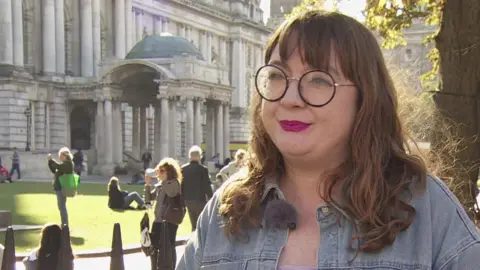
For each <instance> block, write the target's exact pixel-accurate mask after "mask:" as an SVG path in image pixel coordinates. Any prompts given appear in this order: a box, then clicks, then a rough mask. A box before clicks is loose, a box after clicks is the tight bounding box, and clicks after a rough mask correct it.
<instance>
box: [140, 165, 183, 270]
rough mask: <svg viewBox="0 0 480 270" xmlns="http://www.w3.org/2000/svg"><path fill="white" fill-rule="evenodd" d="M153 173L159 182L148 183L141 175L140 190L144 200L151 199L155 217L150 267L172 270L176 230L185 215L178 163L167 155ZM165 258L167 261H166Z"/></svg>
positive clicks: (149, 177)
mask: <svg viewBox="0 0 480 270" xmlns="http://www.w3.org/2000/svg"><path fill="white" fill-rule="evenodd" d="M155 175H156V178H157V179H158V180H159V182H158V183H157V184H155V185H152V178H151V176H150V175H149V174H147V173H146V174H145V190H144V191H145V202H146V203H148V204H150V203H151V202H152V201H153V202H155V208H154V214H155V219H154V221H153V224H152V230H151V243H152V246H153V250H152V253H151V254H150V261H151V269H152V270H160V269H162V270H173V269H175V264H176V262H177V253H176V251H175V240H176V237H177V229H178V225H180V223H182V221H183V218H184V216H185V204H184V200H183V197H182V194H181V189H180V183H181V182H182V172H181V169H180V166H179V165H178V162H177V161H176V160H174V159H173V158H169V157H167V158H164V159H162V160H161V161H160V163H158V165H157V166H156V167H155ZM165 238H166V239H165ZM165 241H168V242H165ZM168 257H170V258H171V261H168ZM166 260H167V261H166Z"/></svg>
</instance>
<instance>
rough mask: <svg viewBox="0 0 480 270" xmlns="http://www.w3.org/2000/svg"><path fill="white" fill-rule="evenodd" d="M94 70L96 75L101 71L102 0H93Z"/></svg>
mask: <svg viewBox="0 0 480 270" xmlns="http://www.w3.org/2000/svg"><path fill="white" fill-rule="evenodd" d="M92 25H93V71H94V73H93V74H94V75H96V76H97V75H99V73H100V61H101V60H102V36H101V35H102V34H101V33H102V26H101V15H100V0H93V22H92Z"/></svg>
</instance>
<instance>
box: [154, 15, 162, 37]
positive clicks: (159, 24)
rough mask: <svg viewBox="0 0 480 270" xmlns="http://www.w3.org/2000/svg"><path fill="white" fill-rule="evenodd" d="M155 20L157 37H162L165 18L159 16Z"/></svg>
mask: <svg viewBox="0 0 480 270" xmlns="http://www.w3.org/2000/svg"><path fill="white" fill-rule="evenodd" d="M154 20H155V35H157V36H160V35H161V34H162V32H163V18H162V17H160V16H158V17H155V18H154Z"/></svg>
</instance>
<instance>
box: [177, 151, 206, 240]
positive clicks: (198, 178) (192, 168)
mask: <svg viewBox="0 0 480 270" xmlns="http://www.w3.org/2000/svg"><path fill="white" fill-rule="evenodd" d="M188 155H189V157H190V162H189V163H187V164H184V165H183V166H182V174H183V181H182V194H183V197H184V198H185V204H186V205H187V212H188V216H189V218H190V222H191V223H192V232H193V231H195V229H196V228H197V220H198V216H199V215H200V213H201V212H202V210H203V208H204V207H205V204H206V203H207V201H208V200H209V199H210V198H211V197H212V195H213V192H212V187H211V185H210V184H211V182H210V176H209V174H208V169H207V167H205V166H203V165H202V164H200V160H201V159H202V149H201V148H200V147H199V146H196V145H194V146H192V147H191V148H190V150H189V151H188Z"/></svg>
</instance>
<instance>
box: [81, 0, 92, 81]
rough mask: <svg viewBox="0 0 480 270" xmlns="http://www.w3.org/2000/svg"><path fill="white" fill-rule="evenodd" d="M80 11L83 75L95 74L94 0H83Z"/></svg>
mask: <svg viewBox="0 0 480 270" xmlns="http://www.w3.org/2000/svg"><path fill="white" fill-rule="evenodd" d="M81 1H82V2H81V3H82V4H81V8H80V13H81V16H82V27H81V41H80V42H81V50H80V53H81V55H82V61H81V65H82V69H81V75H82V76H83V77H91V76H93V50H92V47H93V22H92V15H93V13H92V0H81Z"/></svg>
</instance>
